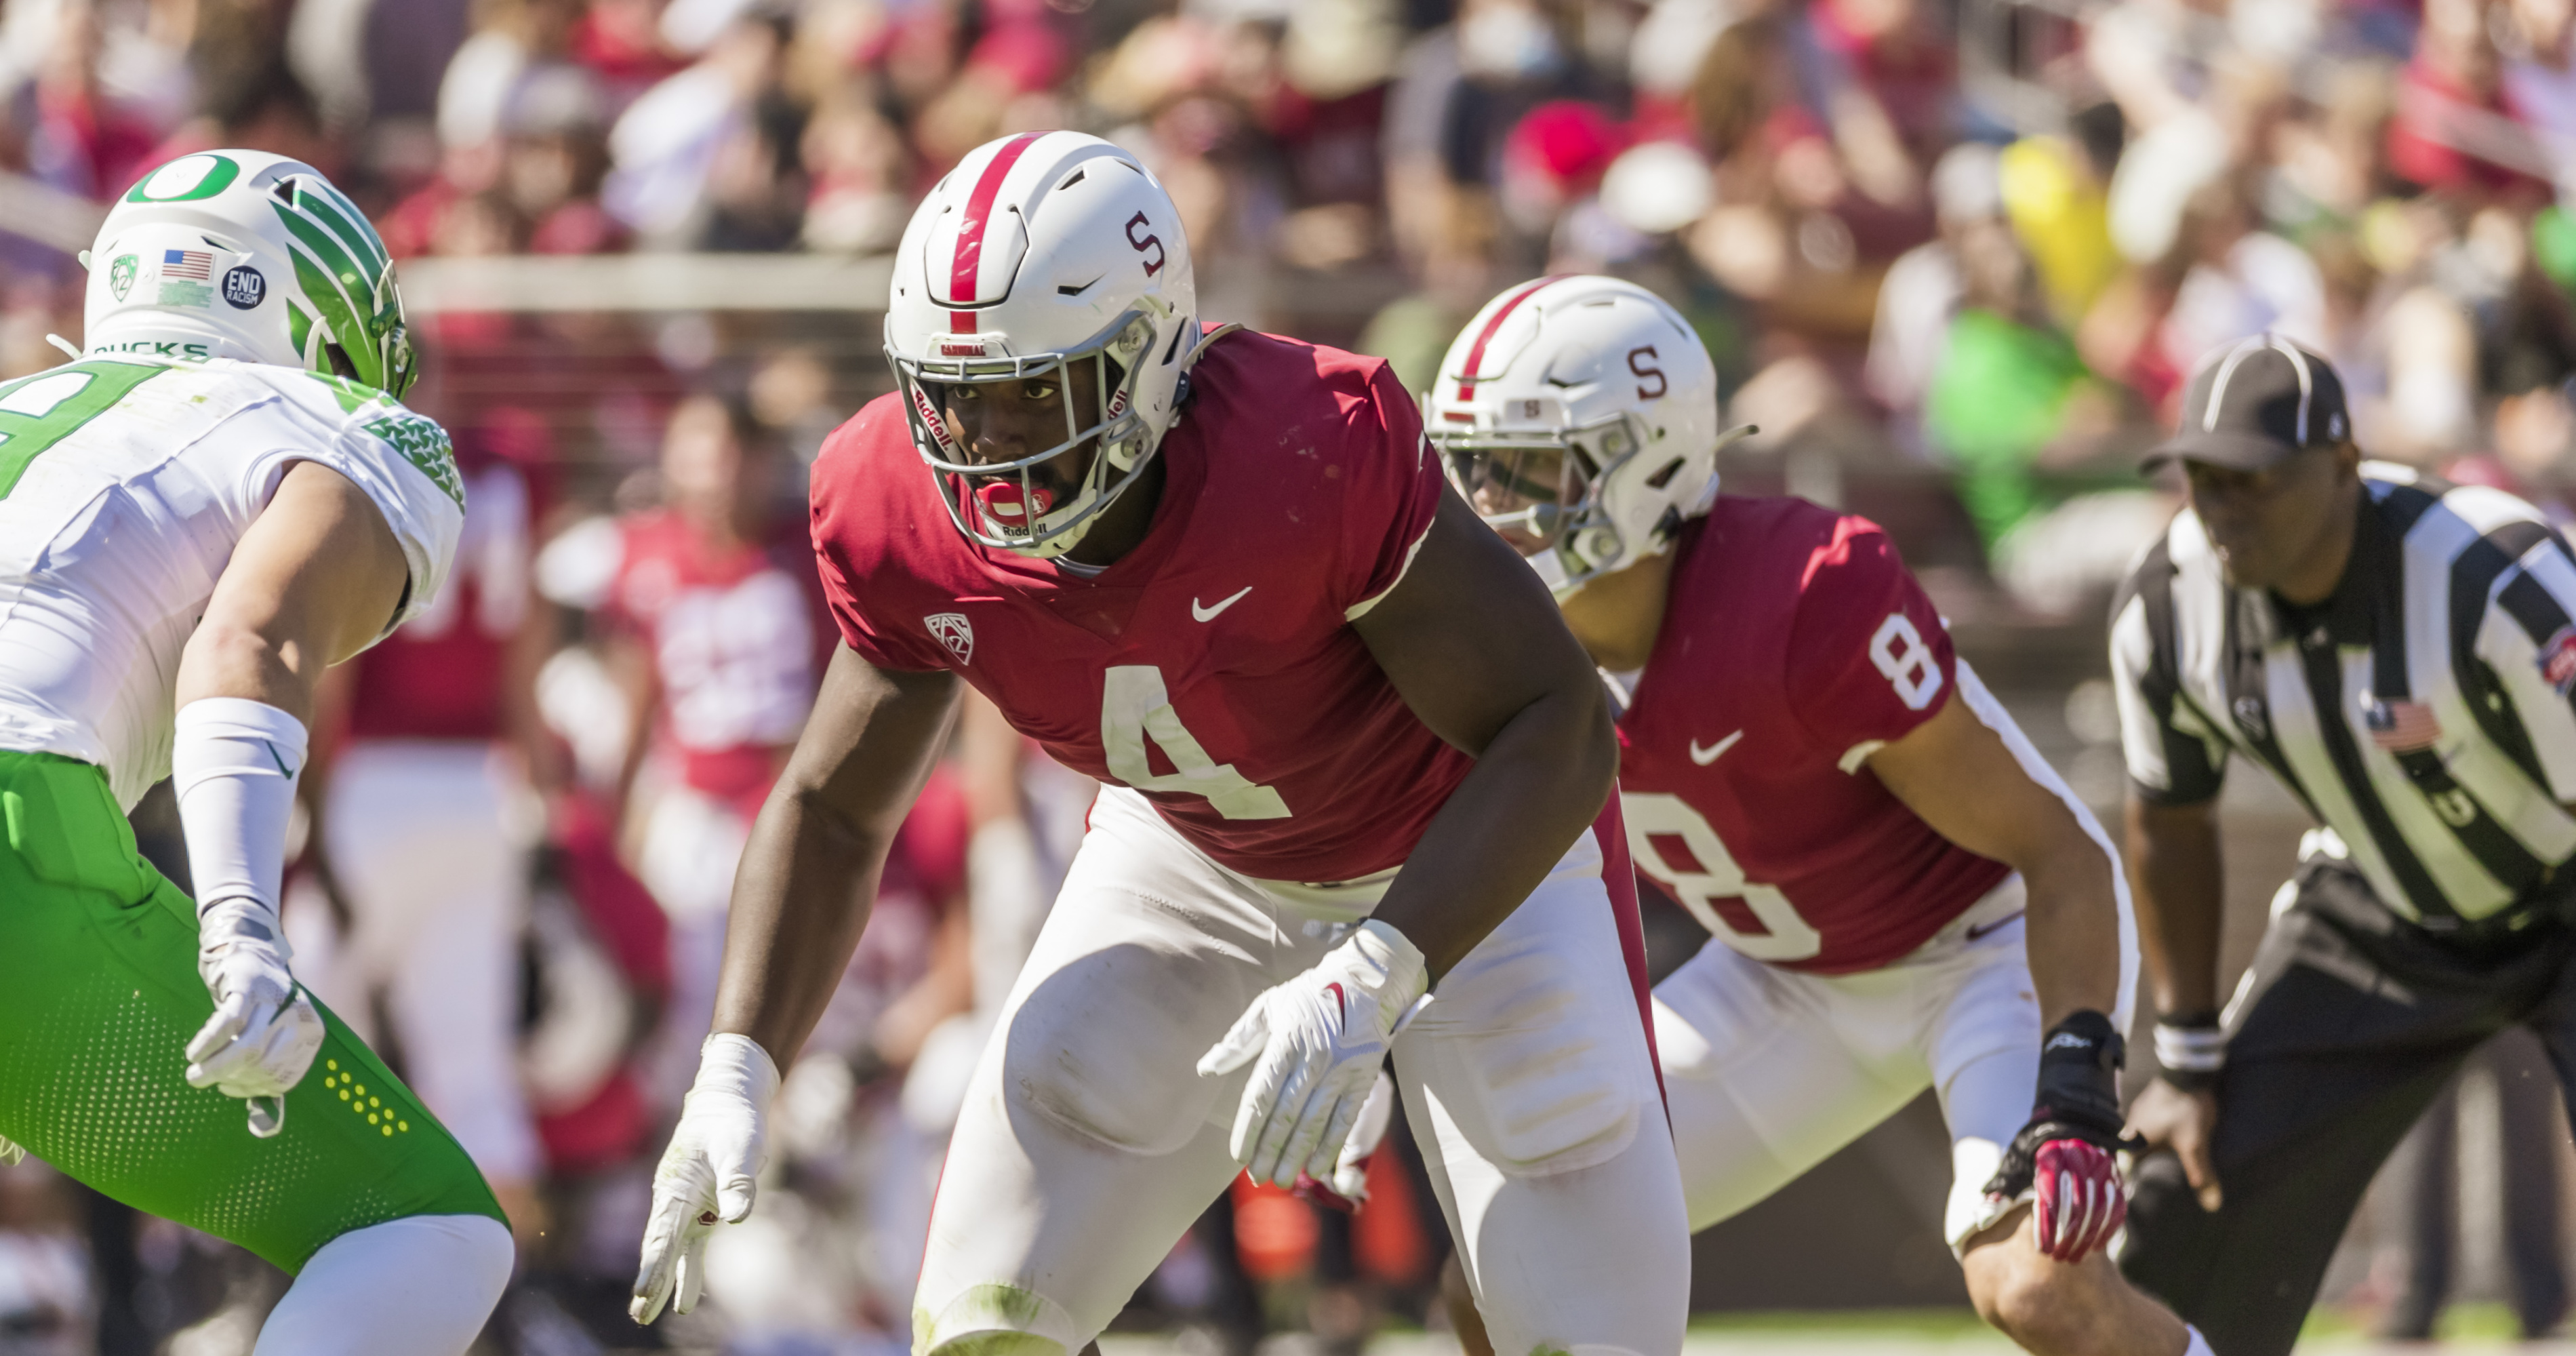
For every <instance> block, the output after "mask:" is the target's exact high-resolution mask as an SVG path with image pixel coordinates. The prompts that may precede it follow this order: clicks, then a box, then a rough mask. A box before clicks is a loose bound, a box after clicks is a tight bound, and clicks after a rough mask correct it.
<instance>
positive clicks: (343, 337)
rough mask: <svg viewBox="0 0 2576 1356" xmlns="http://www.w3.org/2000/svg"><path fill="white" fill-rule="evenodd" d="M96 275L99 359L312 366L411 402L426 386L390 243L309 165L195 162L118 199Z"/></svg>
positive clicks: (91, 306)
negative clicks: (410, 392) (416, 386)
mask: <svg viewBox="0 0 2576 1356" xmlns="http://www.w3.org/2000/svg"><path fill="white" fill-rule="evenodd" d="M83 262H85V263H86V264H87V265H88V266H89V290H88V293H87V296H86V299H85V300H86V306H85V310H86V312H87V320H86V324H85V326H84V333H83V336H82V344H83V347H84V349H85V350H86V352H88V353H90V354H93V355H101V356H114V355H129V356H131V355H140V356H147V357H160V358H172V359H178V360H182V361H190V362H202V361H205V360H206V359H209V358H236V359H240V360H242V361H244V362H254V363H273V364H276V365H277V366H280V367H301V368H304V369H306V370H308V371H313V372H322V373H329V374H334V375H338V376H343V377H347V378H350V379H351V380H354V381H357V382H360V383H363V384H365V385H368V386H372V387H375V388H376V389H377V390H380V391H383V392H385V393H386V394H388V395H390V396H392V397H394V398H395V399H397V400H399V399H401V398H402V394H403V392H404V391H405V390H406V389H408V388H409V387H410V386H411V384H412V381H413V379H414V378H416V377H418V376H419V375H420V364H419V362H418V361H417V360H416V358H415V356H414V354H413V352H412V343H411V332H410V330H409V328H408V327H407V326H406V325H405V324H404V323H403V307H402V294H401V292H400V291H398V290H396V288H395V286H394V266H393V257H392V255H391V254H390V253H388V252H387V251H386V249H385V242H384V241H383V240H382V239H381V238H379V237H378V236H377V235H376V228H375V227H374V226H372V225H370V224H368V221H367V217H366V214H365V213H363V212H360V211H359V210H358V208H357V204H355V203H352V202H350V201H349V199H348V198H347V197H346V196H345V195H343V194H342V193H341V192H340V190H338V189H337V188H334V187H332V186H331V181H330V180H328V179H325V178H323V177H322V172H321V171H320V170H317V169H315V168H313V167H312V166H311V165H307V164H305V163H303V162H302V161H299V160H289V159H287V158H286V157H285V156H282V155H272V154H270V153H269V152H267V151H241V150H222V151H201V152H199V153H197V154H195V155H183V156H181V157H179V158H178V159H176V160H173V161H171V162H169V163H168V164H166V165H163V166H161V167H160V168H158V169H155V170H153V171H152V172H151V173H150V174H147V175H145V176H143V179H142V181H141V182H139V183H137V184H135V185H134V187H132V188H131V189H128V190H126V193H125V196H124V197H121V198H119V199H117V201H116V206H115V207H114V208H113V209H111V210H110V211H109V212H108V214H107V220H106V221H105V222H102V223H101V224H100V225H99V228H98V242H97V243H96V244H95V245H93V246H91V247H90V249H89V252H88V253H87V254H86V255H85V256H83Z"/></svg>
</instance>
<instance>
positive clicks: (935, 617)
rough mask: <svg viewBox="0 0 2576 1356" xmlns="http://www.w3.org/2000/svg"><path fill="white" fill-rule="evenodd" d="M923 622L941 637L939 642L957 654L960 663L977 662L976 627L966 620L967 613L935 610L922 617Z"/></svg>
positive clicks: (933, 633) (931, 632)
mask: <svg viewBox="0 0 2576 1356" xmlns="http://www.w3.org/2000/svg"><path fill="white" fill-rule="evenodd" d="M921 624H922V625H924V626H927V627H929V628H930V634H932V635H934V636H937V637H939V643H940V644H942V645H945V646H947V647H948V652H949V653H950V654H953V655H955V656H957V662H958V663H960V664H972V663H974V662H975V628H974V626H973V625H972V624H970V623H969V622H968V621H967V620H966V614H964V613H962V612H934V613H932V614H930V615H929V616H927V617H924V618H922V619H921Z"/></svg>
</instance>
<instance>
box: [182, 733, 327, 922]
mask: <svg viewBox="0 0 2576 1356" xmlns="http://www.w3.org/2000/svg"><path fill="white" fill-rule="evenodd" d="M306 743H307V737H306V735H305V731H304V722H302V721H300V720H297V719H296V718H295V717H293V716H290V715H288V714H286V713H285V712H284V711H280V710H278V709H277V708H276V707H274V706H271V705H269V704H268V703H266V702H256V701H251V700H249V699H247V698H243V697H207V698H203V699H201V700H198V701H193V702H190V703H188V704H187V705H186V706H183V707H180V708H179V713H178V717H177V719H176V721H175V722H174V725H173V730H172V734H171V745H170V777H171V789H172V790H174V791H176V792H177V793H178V800H179V826H180V829H181V831H182V832H183V833H184V834H185V835H186V837H187V840H188V871H189V874H190V876H191V878H192V879H191V881H190V884H191V885H192V887H193V888H194V889H195V891H196V895H197V905H198V908H199V910H200V911H201V912H202V911H203V910H204V909H205V907H206V906H208V905H211V904H214V903H216V902H218V901H220V900H225V899H250V900H255V901H257V902H258V903H259V904H260V905H261V906H262V907H264V908H266V909H267V910H268V911H269V912H270V913H271V914H272V915H273V914H275V913H276V912H277V907H278V892H279V889H280V886H281V882H282V881H283V880H284V878H285V875H286V826H287V822H288V820H290V819H291V818H292V817H293V816H294V813H295V779H296V777H297V775H298V774H300V773H302V772H303V771H304V756H305V748H306Z"/></svg>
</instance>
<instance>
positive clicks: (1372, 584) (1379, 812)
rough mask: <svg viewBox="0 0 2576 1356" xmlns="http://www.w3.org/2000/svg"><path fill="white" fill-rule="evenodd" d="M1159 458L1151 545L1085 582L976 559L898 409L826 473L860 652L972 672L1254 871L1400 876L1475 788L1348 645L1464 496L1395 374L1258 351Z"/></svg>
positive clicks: (1034, 724)
mask: <svg viewBox="0 0 2576 1356" xmlns="http://www.w3.org/2000/svg"><path fill="white" fill-rule="evenodd" d="M1160 456H1161V457H1162V459H1163V462H1164V464H1165V466H1166V468H1167V471H1166V478H1165V482H1164V487H1163V496H1162V500H1161V502H1160V504H1158V505H1157V507H1156V509H1155V515H1154V520H1153V524H1152V526H1151V528H1150V529H1149V530H1148V532H1147V533H1146V536H1145V539H1144V540H1143V541H1142V542H1141V543H1139V544H1138V545H1137V547H1136V549H1135V550H1133V551H1131V552H1129V553H1128V554H1127V555H1126V556H1125V557H1123V558H1121V559H1120V560H1119V561H1118V562H1117V563H1116V564H1113V565H1111V566H1109V567H1108V569H1106V570H1105V571H1103V572H1102V573H1100V574H1099V575H1097V576H1096V577H1093V578H1088V579H1086V578H1082V577H1080V576H1079V575H1077V574H1075V573H1073V572H1070V571H1067V570H1064V569H1061V568H1059V567H1057V566H1056V565H1054V564H1052V563H1050V562H1046V561H1038V560H1031V559H1027V558H1025V557H1023V556H1020V555H1016V554H1014V553H1011V552H1008V551H997V550H987V549H985V548H982V547H979V546H977V545H975V544H974V543H972V542H969V541H968V540H966V538H965V537H964V536H963V535H961V534H960V533H959V532H958V530H957V528H956V526H955V525H954V524H953V523H952V522H951V521H950V520H949V516H948V512H947V510H946V509H945V508H944V507H942V505H941V502H940V497H939V490H938V488H937V485H936V483H935V481H934V480H933V478H932V476H931V474H930V472H929V470H928V469H927V468H926V467H924V466H923V465H922V462H921V458H920V456H919V454H917V453H916V452H915V451H914V450H913V445H912V438H911V435H910V433H909V432H908V430H907V429H906V426H905V422H904V415H903V410H902V407H901V406H900V405H899V404H898V403H897V402H896V399H895V397H893V396H887V397H885V398H882V399H880V400H878V401H876V402H875V403H873V404H870V405H869V406H868V407H867V408H866V409H863V410H861V411H859V413H858V415H857V416H856V417H855V418H853V419H851V420H850V422H849V423H847V424H844V425H843V426H842V427H841V429H840V430H839V431H838V432H836V433H834V434H833V435H832V437H831V439H830V441H828V442H826V443H825V444H824V446H823V451H822V455H821V456H820V457H819V458H818V459H817V460H816V461H815V464H814V480H813V485H814V546H815V551H816V553H817V554H818V556H819V557H820V558H821V563H822V576H823V587H824V593H825V595H826V597H827V598H829V600H830V602H831V605H832V615H833V618H834V620H836V621H837V622H838V623H839V624H840V629H841V637H842V639H843V640H845V641H847V642H848V644H849V646H850V648H851V649H852V650H854V651H856V652H857V653H858V654H859V655H860V657H862V658H864V659H866V660H867V661H868V662H870V663H872V664H875V665H877V666H879V667H881V668H888V669H910V670H927V669H950V670H953V671H955V672H956V673H957V674H958V675H959V676H961V677H963V678H964V679H965V680H966V681H967V682H969V683H972V684H973V685H974V686H975V687H976V688H977V689H978V690H979V691H981V692H983V693H984V694H985V695H986V696H988V697H990V698H992V699H993V702H994V704H995V705H997V706H999V707H1000V708H1001V709H1002V712H1003V714H1004V715H1006V716H1007V717H1009V719H1010V721H1011V723H1012V724H1013V725H1014V726H1016V727H1017V728H1018V729H1019V730H1020V732H1021V733H1023V734H1025V735H1028V736H1029V737H1030V738H1032V739H1035V740H1037V741H1038V743H1039V744H1041V745H1042V746H1044V747H1045V749H1046V751H1047V752H1048V753H1049V754H1050V755H1052V756H1053V757H1054V758H1055V759H1056V760H1057V761H1058V762H1061V763H1063V764H1064V765H1065V766H1067V767H1070V768H1073V769H1074V770H1075V771H1078V772H1082V773H1085V774H1088V775H1090V776H1092V777H1096V778H1098V779H1100V780H1102V781H1105V782H1114V783H1117V784H1120V785H1124V786H1132V787H1134V788H1136V789H1137V790H1138V791H1141V792H1143V793H1145V795H1146V796H1147V797H1148V798H1149V799H1151V800H1152V801H1153V802H1154V804H1155V806H1156V808H1158V809H1159V810H1160V811H1161V812H1162V814H1163V816H1164V818H1166V819H1168V820H1169V821H1171V823H1172V825H1173V827H1174V828H1176V829H1178V830H1179V831H1180V832H1181V834H1182V835H1183V836H1184V837H1186V838H1188V839H1189V840H1190V842H1191V843H1193V844H1195V845H1196V846H1197V847H1198V848H1199V849H1200V850H1201V851H1203V852H1205V853H1207V855H1208V856H1210V857H1212V858H1214V859H1215V860H1217V861H1218V862H1220V863H1222V864H1224V865H1225V866H1227V867H1230V868H1232V869H1234V870H1236V871H1240V872H1242V873H1244V874H1246V875H1249V876H1254V877H1258V878H1264V879H1271V880H1293V881H1317V882H1320V881H1343V880H1352V879H1356V878H1358V877H1361V876H1366V875H1369V874H1372V873H1374V872H1377V871H1382V870H1385V869H1387V868H1390V867H1393V866H1396V865H1398V864H1400V863H1402V862H1403V860H1404V858H1405V856H1406V854H1407V853H1409V852H1411V851H1412V848H1413V845H1414V843H1415V841H1416V840H1418V839H1419V838H1420V837H1421V836H1422V829H1423V826H1424V825H1425V824H1427V823H1429V822H1430V819H1431V816H1432V815H1434V814H1435V813H1437V812H1438V811H1439V809H1440V806H1441V804H1442V803H1443V802H1444V801H1445V800H1446V799H1447V798H1448V795H1449V793H1450V791H1451V790H1453V789H1454V788H1455V787H1456V786H1457V785H1458V782H1459V781H1460V779H1462V778H1463V777H1465V776H1466V773H1467V769H1468V767H1469V766H1470V760H1469V759H1468V758H1467V757H1466V756H1465V755H1464V754H1461V753H1459V752H1458V751H1457V750H1455V749H1452V748H1450V747H1449V746H1448V745H1446V744H1443V743H1442V742H1440V740H1439V738H1438V737H1437V736H1435V735H1433V734H1432V733H1431V731H1430V730H1429V729H1428V728H1426V727H1425V726H1424V725H1423V724H1422V722H1421V721H1419V720H1417V719H1415V717H1414V715H1413V712H1412V711H1411V710H1410V709H1409V708H1408V707H1406V706H1405V704H1404V699H1403V698H1402V697H1401V696H1399V695H1398V694H1397V693H1396V690H1395V687H1394V685H1393V684H1392V683H1390V682H1388V681H1387V677H1386V674H1385V673H1384V672H1383V671H1382V670H1380V669H1379V668H1378V666H1377V661H1376V660H1375V659H1374V658H1373V657H1372V656H1371V655H1370V654H1369V651H1368V648H1367V646H1365V645H1363V644H1362V643H1361V641H1360V637H1359V633H1358V632H1356V631H1354V630H1353V629H1352V628H1351V625H1350V623H1351V621H1352V620H1353V619H1354V618H1355V617H1357V616H1358V615H1359V614H1360V613H1362V612H1365V611H1366V610H1367V608H1368V607H1369V606H1371V605H1373V604H1374V603H1375V602H1376V601H1377V600H1378V599H1379V598H1380V597H1381V596H1383V595H1384V594H1385V593H1386V592H1387V590H1389V589H1391V588H1393V587H1395V584H1396V582H1397V580H1398V579H1400V578H1401V577H1402V576H1403V573H1404V569H1405V566H1406V565H1407V564H1408V563H1410V561H1411V560H1412V555H1413V551H1414V550H1415V548H1417V547H1418V546H1419V545H1420V544H1421V541H1422V537H1423V534H1424V533H1425V532H1426V531H1428V530H1429V528H1430V524H1431V517H1432V514H1433V512H1434V511H1435V510H1436V509H1437V508H1438V507H1439V503H1440V498H1441V495H1442V494H1443V493H1444V486H1443V483H1442V476H1441V469H1440V463H1439V459H1438V458H1437V457H1436V456H1435V455H1433V454H1432V453H1431V452H1430V450H1429V449H1428V448H1427V447H1425V445H1424V443H1423V440H1422V425H1421V421H1420V418H1419V416H1418V415H1417V413H1416V412H1415V408H1414V403H1413V399H1412V397H1411V396H1409V395H1407V394H1406V393H1405V390H1404V388H1403V386H1402V385H1401V384H1400V383H1398V382H1397V381H1396V379H1395V376H1394V374H1393V373H1391V372H1389V371H1388V370H1387V367H1386V365H1385V364H1384V363H1383V362H1380V361H1377V360H1375V359H1366V358H1359V357H1355V356H1353V355H1351V354H1347V353H1342V352H1338V351H1336V350H1333V349H1328V348H1317V347H1312V346H1309V345H1306V344H1301V343H1297V342H1295V341H1292V340H1287V339H1280V338H1274V337H1272V336H1269V335H1263V334H1252V333H1246V332H1241V331H1238V332H1235V333H1232V334H1229V335H1226V336H1224V337H1221V338H1219V339H1217V340H1215V341H1213V343H1212V344H1211V346H1210V347H1209V349H1208V350H1207V351H1206V353H1205V355H1204V356H1203V357H1202V358H1201V359H1200V361H1199V363H1198V365H1197V367H1196V368H1195V369H1194V371H1193V373H1192V376H1191V399H1190V402H1189V403H1188V404H1187V405H1186V406H1185V407H1184V408H1183V410H1182V412H1181V416H1180V419H1179V421H1178V422H1177V423H1175V424H1174V425H1173V427H1172V429H1171V431H1170V432H1168V433H1166V434H1165V435H1164V437H1163V442H1162V449H1161V452H1160Z"/></svg>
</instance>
